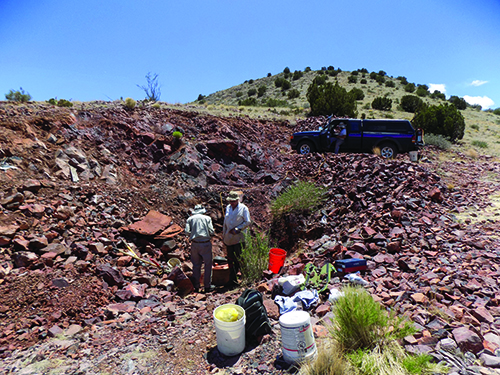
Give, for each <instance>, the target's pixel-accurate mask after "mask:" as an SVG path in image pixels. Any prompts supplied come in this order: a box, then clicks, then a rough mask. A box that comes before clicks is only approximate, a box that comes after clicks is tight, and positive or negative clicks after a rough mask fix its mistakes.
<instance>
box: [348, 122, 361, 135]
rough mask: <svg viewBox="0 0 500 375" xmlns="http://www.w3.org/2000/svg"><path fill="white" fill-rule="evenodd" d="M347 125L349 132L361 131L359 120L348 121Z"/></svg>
mask: <svg viewBox="0 0 500 375" xmlns="http://www.w3.org/2000/svg"><path fill="white" fill-rule="evenodd" d="M349 125H350V132H351V133H359V132H361V121H349Z"/></svg>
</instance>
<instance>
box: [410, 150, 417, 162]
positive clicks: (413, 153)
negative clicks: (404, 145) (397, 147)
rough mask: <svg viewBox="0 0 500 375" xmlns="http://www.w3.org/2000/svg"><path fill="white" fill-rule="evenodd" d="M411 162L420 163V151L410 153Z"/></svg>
mask: <svg viewBox="0 0 500 375" xmlns="http://www.w3.org/2000/svg"><path fill="white" fill-rule="evenodd" d="M410 161H418V151H410Z"/></svg>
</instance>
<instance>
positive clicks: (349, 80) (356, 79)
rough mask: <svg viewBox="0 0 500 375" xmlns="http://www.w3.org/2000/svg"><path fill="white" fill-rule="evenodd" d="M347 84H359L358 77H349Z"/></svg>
mask: <svg viewBox="0 0 500 375" xmlns="http://www.w3.org/2000/svg"><path fill="white" fill-rule="evenodd" d="M347 82H349V83H356V82H358V78H357V77H356V76H352V75H351V76H349V77H348V78H347Z"/></svg>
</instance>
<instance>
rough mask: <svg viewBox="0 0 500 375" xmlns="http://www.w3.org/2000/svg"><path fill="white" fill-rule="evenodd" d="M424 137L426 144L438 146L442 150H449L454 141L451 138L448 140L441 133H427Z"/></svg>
mask: <svg viewBox="0 0 500 375" xmlns="http://www.w3.org/2000/svg"><path fill="white" fill-rule="evenodd" d="M424 138H425V144H426V145H431V146H436V147H437V148H439V149H441V150H449V149H450V148H451V145H452V143H451V142H450V141H449V140H447V139H446V138H445V137H443V136H442V135H440V134H432V133H429V134H426V135H425V137H424Z"/></svg>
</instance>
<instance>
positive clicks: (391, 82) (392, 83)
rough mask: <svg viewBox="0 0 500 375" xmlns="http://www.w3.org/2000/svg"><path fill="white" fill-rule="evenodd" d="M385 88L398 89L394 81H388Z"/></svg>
mask: <svg viewBox="0 0 500 375" xmlns="http://www.w3.org/2000/svg"><path fill="white" fill-rule="evenodd" d="M385 87H396V84H395V83H394V81H387V82H386V83H385Z"/></svg>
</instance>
